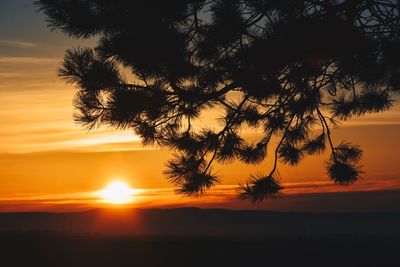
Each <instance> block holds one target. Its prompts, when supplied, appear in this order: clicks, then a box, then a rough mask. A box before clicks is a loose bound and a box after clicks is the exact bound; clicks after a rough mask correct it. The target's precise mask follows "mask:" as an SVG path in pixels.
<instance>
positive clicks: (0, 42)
mask: <svg viewBox="0 0 400 267" xmlns="http://www.w3.org/2000/svg"><path fill="white" fill-rule="evenodd" d="M38 45H39V44H37V43H32V42H27V41H20V40H8V39H0V46H7V47H16V48H32V47H36V46H38Z"/></svg>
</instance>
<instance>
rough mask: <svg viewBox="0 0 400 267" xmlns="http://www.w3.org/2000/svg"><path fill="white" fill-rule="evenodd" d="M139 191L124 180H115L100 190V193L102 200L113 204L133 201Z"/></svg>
mask: <svg viewBox="0 0 400 267" xmlns="http://www.w3.org/2000/svg"><path fill="white" fill-rule="evenodd" d="M137 193H138V190H136V189H133V188H130V187H129V186H128V185H127V184H126V183H125V182H122V181H113V182H111V183H110V184H108V185H107V187H106V188H104V189H103V190H100V191H98V195H99V196H100V197H101V198H102V200H103V201H104V202H107V203H111V204H127V203H131V202H132V201H133V200H134V196H135V195H136V194H137Z"/></svg>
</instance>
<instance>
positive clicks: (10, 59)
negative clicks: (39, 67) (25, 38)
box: [0, 56, 60, 64]
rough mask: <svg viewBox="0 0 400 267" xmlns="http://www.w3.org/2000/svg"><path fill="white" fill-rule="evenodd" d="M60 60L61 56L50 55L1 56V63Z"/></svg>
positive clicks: (36, 62)
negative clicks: (52, 56) (53, 56)
mask: <svg viewBox="0 0 400 267" xmlns="http://www.w3.org/2000/svg"><path fill="white" fill-rule="evenodd" d="M57 62H60V59H59V58H50V57H7V56H5V57H0V63H8V64H38V63H39V64H47V63H57Z"/></svg>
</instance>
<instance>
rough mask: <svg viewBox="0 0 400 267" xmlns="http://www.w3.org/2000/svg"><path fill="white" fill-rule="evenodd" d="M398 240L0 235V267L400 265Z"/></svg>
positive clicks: (374, 237) (50, 234)
mask: <svg viewBox="0 0 400 267" xmlns="http://www.w3.org/2000/svg"><path fill="white" fill-rule="evenodd" d="M399 241H400V236H386V237H383V236H379V237H378V236H368V237H367V236H335V237H329V236H326V237H318V238H317V237H307V236H303V237H263V238H250V237H249V238H245V237H242V238H239V237H236V238H228V237H214V238H204V237H203V238H202V237H147V238H145V237H130V238H128V237H126V238H123V237H106V236H98V235H71V234H61V233H60V234H56V233H48V232H30V233H29V232H28V233H26V232H25V233H2V234H0V251H1V252H0V261H1V264H0V266H4V267H9V266H10V267H15V266H27V267H28V266H29V267H30V266H38V267H39V266H40V267H47V266H52V267H53V266H54V267H63V266H116V267H117V266H174V267H175V266H377V267H380V266H400V254H399V252H400V242H399Z"/></svg>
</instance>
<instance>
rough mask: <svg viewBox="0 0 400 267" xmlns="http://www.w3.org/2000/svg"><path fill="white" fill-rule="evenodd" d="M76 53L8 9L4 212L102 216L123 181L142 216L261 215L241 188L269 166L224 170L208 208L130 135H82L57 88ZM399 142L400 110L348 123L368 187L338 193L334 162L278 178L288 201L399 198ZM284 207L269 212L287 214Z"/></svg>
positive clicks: (313, 163) (1, 65)
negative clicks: (107, 190) (113, 184)
mask: <svg viewBox="0 0 400 267" xmlns="http://www.w3.org/2000/svg"><path fill="white" fill-rule="evenodd" d="M21 18H24V19H23V20H21ZM78 45H80V46H88V45H89V46H90V45H93V41H91V40H86V41H82V40H73V39H69V38H67V37H65V36H63V35H62V34H61V33H54V32H49V31H48V30H47V29H46V27H45V23H44V20H43V17H42V15H41V14H39V13H37V12H36V11H34V8H33V7H32V1H30V0H23V1H11V0H7V1H0V99H1V106H0V125H1V127H0V170H1V171H0V211H5V210H26V209H35V210H42V209H52V210H57V209H64V208H65V205H67V204H68V205H69V206H68V207H69V208H72V209H73V208H74V207H88V206H90V207H95V206H101V204H98V199H96V198H94V197H93V196H92V195H91V194H92V192H94V191H96V190H99V189H100V188H102V187H104V186H105V185H106V184H107V183H108V182H110V181H111V180H113V179H115V178H120V179H123V180H125V181H127V182H128V183H129V184H130V185H131V186H132V187H135V188H141V189H144V191H143V192H142V193H141V194H139V196H138V197H137V201H136V203H133V205H134V206H160V205H178V204H179V205H192V204H193V205H198V206H202V205H209V206H215V203H225V204H224V205H223V207H244V206H245V207H246V208H249V207H250V208H252V207H255V208H257V207H259V206H257V207H256V206H248V205H247V204H243V203H242V204H240V205H238V204H237V201H236V200H235V192H236V191H235V190H236V189H235V187H236V185H237V184H238V183H239V182H244V181H245V180H246V178H247V177H248V176H249V175H250V174H252V173H254V172H256V171H259V170H261V171H262V170H267V169H266V166H268V162H263V163H261V164H260V165H259V166H248V165H244V164H240V163H234V164H231V165H226V166H218V167H217V169H219V173H220V174H221V175H222V176H223V184H222V185H221V186H220V187H218V188H217V189H216V190H214V191H213V192H212V193H210V194H209V196H207V197H205V198H202V199H188V198H182V197H180V196H175V195H174V194H173V191H172V189H171V188H170V185H169V184H168V183H167V182H166V180H165V179H164V178H163V177H162V170H163V168H164V163H165V162H166V160H167V159H168V158H169V157H170V154H171V152H169V151H167V150H161V149H159V148H151V147H150V148H149V147H148V148H143V147H142V146H141V145H140V140H139V139H138V138H137V137H136V136H135V135H134V134H133V133H132V132H130V131H115V130H112V129H97V130H94V131H91V132H88V131H87V130H86V129H84V128H81V127H80V126H79V125H76V124H75V123H74V122H73V118H72V114H73V112H74V110H73V107H72V98H73V96H74V88H73V87H71V86H68V85H66V84H64V82H63V81H61V80H60V79H59V78H57V77H56V70H57V67H58V66H59V64H60V62H61V61H62V56H63V53H64V51H65V49H66V48H68V47H71V46H78ZM203 122H207V123H210V121H208V120H207V119H205V120H204V121H203ZM399 136H400V107H399V105H398V104H396V106H395V107H394V108H393V109H392V110H391V111H389V112H386V113H384V114H375V115H371V116H367V117H363V118H358V119H355V120H352V121H350V122H346V123H344V124H343V125H342V128H341V129H338V130H335V131H334V137H335V140H337V142H339V141H341V140H342V139H346V140H348V141H352V142H354V143H357V144H360V145H361V146H362V148H363V149H364V152H365V157H364V160H363V165H364V171H365V172H366V173H365V175H364V180H363V181H361V182H360V183H359V184H358V185H356V186H351V187H346V188H342V187H338V186H332V185H331V184H330V183H329V181H328V179H327V176H326V174H325V170H324V159H325V158H326V155H325V156H324V157H325V158H324V157H323V156H320V157H309V158H306V159H305V160H304V162H303V164H301V165H300V166H298V167H295V168H289V167H286V166H282V167H281V168H280V173H281V175H282V179H283V181H284V182H286V183H288V184H287V185H286V186H287V187H288V189H287V190H286V193H287V194H288V195H295V194H300V193H301V194H314V193H316V192H318V193H324V192H325V193H328V192H336V191H349V190H350V191H373V190H385V189H400V182H399V174H400V166H399V159H398V151H399V149H400V140H399ZM304 185H307V186H304ZM288 199H290V198H288ZM285 201H287V200H285ZM230 202H232V203H236V204H232V205H229V203H230ZM278 202H279V201H278ZM235 205H236V206H235ZM243 205H244V206H243ZM276 206H277V205H276V203H275V204H271V206H269V205H268V203H267V204H263V206H262V207H263V208H265V209H268V208H274V207H275V208H276V209H279V205H278V206H277V207H276ZM275 208H274V209H275Z"/></svg>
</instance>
